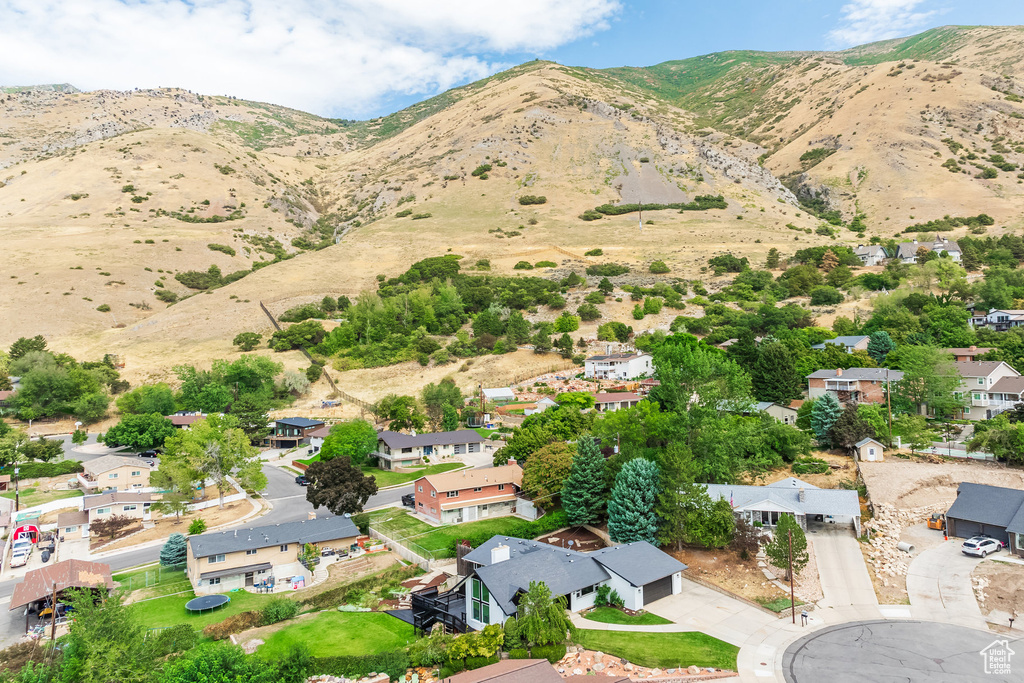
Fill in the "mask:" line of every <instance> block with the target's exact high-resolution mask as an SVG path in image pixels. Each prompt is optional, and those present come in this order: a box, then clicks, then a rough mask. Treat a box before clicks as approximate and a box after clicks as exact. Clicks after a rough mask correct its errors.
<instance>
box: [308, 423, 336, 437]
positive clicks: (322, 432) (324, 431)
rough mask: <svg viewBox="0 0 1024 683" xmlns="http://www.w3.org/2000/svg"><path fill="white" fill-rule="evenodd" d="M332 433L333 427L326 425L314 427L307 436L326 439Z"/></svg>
mask: <svg viewBox="0 0 1024 683" xmlns="http://www.w3.org/2000/svg"><path fill="white" fill-rule="evenodd" d="M330 433H331V428H330V427H328V426H327V425H324V426H323V427H320V428H319V429H314V430H313V431H311V432H310V433H309V434H307V435H306V436H308V437H310V438H313V439H326V438H327V435H328V434H330Z"/></svg>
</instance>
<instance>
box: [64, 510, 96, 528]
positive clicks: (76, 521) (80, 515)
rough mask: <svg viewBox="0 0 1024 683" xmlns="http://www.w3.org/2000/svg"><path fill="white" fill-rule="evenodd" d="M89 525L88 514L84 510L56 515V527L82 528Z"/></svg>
mask: <svg viewBox="0 0 1024 683" xmlns="http://www.w3.org/2000/svg"><path fill="white" fill-rule="evenodd" d="M88 523H89V513H88V512H86V511H85V510H76V511H75V512H61V513H59V514H58V515H57V527H58V528H63V527H69V526H82V525H83V524H88Z"/></svg>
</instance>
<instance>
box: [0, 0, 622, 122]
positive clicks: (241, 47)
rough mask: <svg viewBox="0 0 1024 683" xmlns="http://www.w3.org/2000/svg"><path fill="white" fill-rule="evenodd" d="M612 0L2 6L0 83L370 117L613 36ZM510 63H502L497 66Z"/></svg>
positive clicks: (0, 0)
mask: <svg viewBox="0 0 1024 683" xmlns="http://www.w3.org/2000/svg"><path fill="white" fill-rule="evenodd" d="M619 8H620V4H619V0H517V1H516V2H484V1H481V0H477V1H476V2H465V1H461V2H459V1H456V0H433V1H432V2H425V1H423V0H335V1H331V0H284V1H282V0H276V1H272V0H0V83H2V84H8V85H25V84H33V83H63V82H67V83H72V84H73V85H76V86H78V87H79V88H83V89H96V88H116V89H130V88H135V87H153V86H158V85H160V86H178V87H183V88H188V89H190V90H193V91H196V92H202V93H207V94H224V95H236V96H238V97H243V98H246V99H253V100H262V101H268V102H273V103H276V104H285V105H289V106H292V107H295V108H298V109H304V110H307V111H314V112H317V113H322V114H334V115H341V114H343V115H348V116H353V115H364V114H366V113H367V112H369V111H372V110H373V108H374V107H375V106H378V105H379V104H380V102H381V101H382V100H384V99H386V98H388V97H390V96H395V95H418V94H430V93H433V92H436V91H439V90H443V89H446V88H449V87H452V86H453V85H457V84H459V83H462V82H465V81H467V80H471V79H476V78H480V77H483V76H486V75H488V74H490V73H493V72H494V71H495V70H496V69H497V68H499V67H500V66H502V64H499V63H498V62H496V61H495V60H496V59H498V58H499V56H501V55H508V54H517V53H528V54H539V53H542V52H544V51H546V50H551V49H554V48H556V47H558V46H560V45H564V44H566V43H569V42H572V41H574V40H576V39H578V38H580V37H583V36H587V35H590V34H592V33H594V32H595V31H600V30H603V29H605V28H607V22H608V20H609V19H610V18H611V17H612V16H614V15H615V14H616V13H617V12H618V10H619ZM503 61H509V60H507V59H506V60H503Z"/></svg>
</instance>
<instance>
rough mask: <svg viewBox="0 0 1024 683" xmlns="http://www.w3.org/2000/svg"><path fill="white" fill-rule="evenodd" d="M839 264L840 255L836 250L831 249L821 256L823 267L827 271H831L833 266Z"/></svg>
mask: <svg viewBox="0 0 1024 683" xmlns="http://www.w3.org/2000/svg"><path fill="white" fill-rule="evenodd" d="M838 265H839V257H838V256H836V254H835V252H834V251H832V250H831V249H829V250H828V251H826V252H825V255H824V256H822V257H821V269H822V270H824V271H825V272H826V273H827V272H829V271H831V270H832V269H833V268H835V267H836V266H838Z"/></svg>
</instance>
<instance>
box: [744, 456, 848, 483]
mask: <svg viewBox="0 0 1024 683" xmlns="http://www.w3.org/2000/svg"><path fill="white" fill-rule="evenodd" d="M811 457H813V458H818V459H819V460H824V461H825V462H827V463H828V464H829V465H832V466H833V469H832V470H830V471H828V472H826V473H825V474H794V473H793V469H792V468H791V467H790V466H789V465H786V466H785V467H780V468H779V469H777V470H774V471H773V472H771V473H769V474H768V475H767V476H765V477H763V478H762V479H760V480H759V481H757V482H747V483H756V484H759V485H762V486H764V485H767V484H773V483H775V482H777V481H782V480H783V479H786V478H788V477H796V478H797V479H799V480H801V481H806V482H807V483H808V484H811V485H812V486H817V487H818V488H819V489H837V488H841V485H842V482H844V481H846V482H852V481H855V480H856V479H857V471H856V469H854V466H853V460H852V459H851V458H849V457H847V456H845V455H837V454H835V453H830V452H828V451H811Z"/></svg>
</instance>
